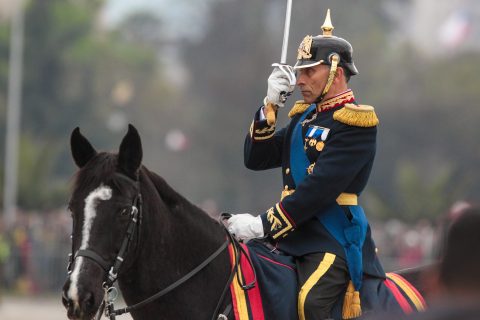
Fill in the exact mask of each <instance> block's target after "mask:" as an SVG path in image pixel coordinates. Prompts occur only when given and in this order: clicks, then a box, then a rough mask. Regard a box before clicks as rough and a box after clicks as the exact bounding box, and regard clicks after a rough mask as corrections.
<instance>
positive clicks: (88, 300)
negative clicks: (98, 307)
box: [82, 292, 95, 310]
mask: <svg viewBox="0 0 480 320" xmlns="http://www.w3.org/2000/svg"><path fill="white" fill-rule="evenodd" d="M82 302H83V307H84V309H85V310H91V309H93V308H94V306H95V297H94V295H93V293H91V292H88V293H87V294H86V295H85V298H84V299H83V301H82Z"/></svg>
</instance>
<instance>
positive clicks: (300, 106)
mask: <svg viewBox="0 0 480 320" xmlns="http://www.w3.org/2000/svg"><path fill="white" fill-rule="evenodd" d="M308 107H310V104H308V103H305V101H303V100H298V101H297V102H295V104H294V105H293V107H292V109H290V112H288V117H289V118H293V117H294V116H295V115H296V114H299V113H304V112H305V110H307V109H308Z"/></svg>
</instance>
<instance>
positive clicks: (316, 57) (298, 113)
mask: <svg viewBox="0 0 480 320" xmlns="http://www.w3.org/2000/svg"><path fill="white" fill-rule="evenodd" d="M322 30H323V34H322V35H318V36H314V37H312V36H307V37H305V38H304V39H303V41H302V43H301V44H300V47H299V49H298V56H297V63H296V65H295V66H294V67H293V68H291V67H289V66H280V65H276V67H275V69H274V70H273V72H272V74H271V75H270V77H269V79H268V91H267V96H266V98H265V99H264V106H262V107H261V108H260V109H259V110H258V111H257V113H256V114H255V118H254V120H253V123H252V125H251V127H250V133H249V134H248V135H247V137H246V140H245V151H244V152H245V154H244V155H245V165H246V166H247V167H248V168H249V169H252V170H265V169H270V168H275V167H282V174H283V181H284V189H283V192H282V197H281V200H280V202H278V203H276V204H275V205H274V206H272V207H271V208H270V209H268V210H267V211H266V212H265V213H263V214H260V215H259V216H253V215H250V214H238V215H235V216H233V217H232V218H230V219H229V220H228V222H227V225H228V228H229V230H230V232H232V233H233V234H235V235H236V237H237V238H239V239H241V240H248V239H252V238H260V237H264V236H266V237H268V238H269V239H271V240H272V241H273V243H274V244H275V246H276V248H277V249H279V250H281V251H283V252H285V253H287V254H289V255H292V256H294V257H295V260H296V264H297V274H298V281H299V285H300V287H299V294H298V315H299V319H309V320H310V319H329V318H332V317H334V316H335V315H333V314H332V308H333V307H334V305H336V304H337V305H338V304H339V303H341V299H343V312H342V318H344V319H349V318H355V317H358V316H360V315H361V306H360V299H359V290H360V288H361V285H362V279H363V277H364V275H365V274H366V275H371V276H376V277H384V276H385V273H384V271H383V269H382V267H381V265H380V263H379V261H378V259H377V257H376V249H375V245H374V243H373V240H372V238H371V232H370V227H369V225H368V221H367V219H366V217H365V214H364V212H363V209H362V208H361V207H360V206H359V205H358V196H359V195H360V193H361V192H362V191H363V189H364V188H365V186H366V184H367V181H368V178H369V176H370V172H371V169H372V165H373V160H374V157H375V149H376V134H377V127H376V126H377V124H378V119H377V117H376V115H375V112H374V109H373V107H371V106H364V105H358V104H357V101H356V99H355V97H354V94H353V92H352V90H350V89H349V88H348V81H349V79H350V76H353V75H356V74H357V73H358V71H357V68H356V67H355V65H354V62H353V59H352V46H351V45H350V43H349V42H347V41H346V40H344V39H342V38H339V37H336V36H334V35H333V34H332V31H333V26H332V24H331V20H330V12H328V13H327V18H326V20H325V23H324V25H323V26H322ZM295 71H296V72H297V80H296V86H297V87H298V88H299V89H300V90H301V93H302V96H303V98H304V100H303V101H298V102H296V103H295V105H294V106H293V108H292V110H291V111H290V113H289V117H290V118H291V121H290V123H289V125H288V126H287V127H285V128H283V129H281V130H275V122H274V123H270V124H269V123H268V121H267V119H266V118H265V114H266V110H265V109H266V106H270V105H275V107H282V106H283V104H284V102H285V99H284V98H282V97H284V96H285V93H287V94H288V93H291V92H292V91H293V90H294V87H295V86H294V85H295V81H293V82H292V79H295V74H294V72H295Z"/></svg>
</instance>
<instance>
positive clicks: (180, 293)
mask: <svg viewBox="0 0 480 320" xmlns="http://www.w3.org/2000/svg"><path fill="white" fill-rule="evenodd" d="M71 149H72V155H73V158H74V161H75V163H76V164H77V166H78V167H79V168H80V170H79V171H78V173H77V176H76V181H75V185H74V189H73V194H72V197H71V200H70V203H69V209H70V211H71V214H72V218H73V236H72V241H73V244H72V250H73V251H72V252H78V251H79V250H88V251H87V252H93V254H92V255H93V256H95V255H98V256H99V257H97V258H95V257H93V258H92V257H89V256H88V254H87V255H84V256H82V255H77V256H76V257H75V259H72V260H73V264H72V265H71V267H70V270H71V273H70V275H69V277H68V279H67V281H66V283H65V285H64V288H63V303H64V305H65V307H66V308H67V310H68V317H69V318H70V319H92V318H93V317H94V316H95V313H96V312H97V309H98V308H99V306H100V304H101V303H102V300H103V299H104V294H105V292H104V288H103V286H102V284H103V283H104V281H105V279H106V274H107V273H106V271H105V269H107V268H108V265H109V266H113V265H114V262H115V259H116V257H117V254H118V253H119V251H120V249H121V246H122V243H123V239H124V238H125V236H126V233H127V229H128V226H129V224H131V211H132V205H133V204H134V202H136V201H138V198H137V197H138V195H139V194H141V197H142V198H141V200H142V203H143V205H142V208H141V209H142V211H143V214H142V215H141V216H140V217H139V219H141V221H138V223H136V225H135V229H136V232H134V233H133V237H132V239H131V241H129V244H128V248H127V250H126V254H125V256H124V257H123V259H124V261H123V263H122V266H121V268H120V270H119V273H118V282H119V286H120V289H121V291H122V294H123V297H124V299H125V302H126V303H127V304H128V305H132V304H135V303H137V302H139V301H142V300H144V299H146V298H149V297H151V296H152V295H154V294H155V293H157V292H159V291H160V290H161V289H163V288H165V287H167V286H168V285H170V284H172V283H173V282H175V281H176V280H178V279H179V278H181V277H182V276H184V275H185V274H187V273H188V272H190V271H191V270H192V269H194V268H195V267H196V266H198V265H199V264H201V263H202V262H203V261H204V260H205V259H207V258H208V257H209V256H210V255H211V254H212V253H213V252H215V251H216V250H217V249H218V248H219V247H221V246H222V244H223V243H224V242H225V232H224V230H223V228H222V227H221V225H220V224H219V223H217V222H216V221H215V220H213V219H212V218H210V217H209V216H208V215H207V214H205V212H203V211H202V210H201V209H200V208H198V207H196V206H194V205H193V204H191V203H190V202H189V201H187V200H186V199H185V198H184V197H182V196H181V195H180V194H178V193H177V192H175V191H174V190H173V189H172V188H171V187H170V186H169V185H168V184H167V183H166V182H165V181H164V180H163V179H162V178H161V177H159V176H158V175H156V174H155V173H153V172H151V171H149V170H148V169H147V168H145V167H144V166H142V165H141V162H142V146H141V141H140V137H139V135H138V132H137V130H136V129H135V128H134V127H133V126H131V125H130V126H129V129H128V133H127V135H126V136H125V137H124V139H123V141H122V143H121V145H120V149H119V152H118V155H116V154H111V153H105V152H99V153H97V152H96V151H95V149H94V148H93V147H92V145H91V144H90V143H89V142H88V140H87V139H86V138H85V137H83V136H82V135H81V133H80V130H79V129H78V128H77V129H75V130H74V131H73V133H72V136H71ZM136 199H137V200H136ZM137 207H138V205H137ZM229 264H230V262H229V256H228V251H227V250H223V251H222V252H221V253H220V254H219V256H218V257H216V259H214V260H213V261H212V262H211V263H209V264H208V266H206V267H205V268H204V269H203V270H202V271H201V274H199V275H198V276H194V277H192V278H191V279H190V280H189V281H187V282H185V283H184V284H183V285H181V286H179V287H178V288H176V289H175V290H173V291H172V292H170V293H169V294H167V295H165V296H164V297H162V299H161V300H157V301H153V302H151V303H149V304H146V305H145V306H144V307H142V308H140V309H138V310H134V311H132V312H131V313H132V316H133V318H135V319H147V320H148V319H193V318H195V319H210V318H211V317H212V314H213V312H214V309H215V307H216V304H217V302H218V300H219V298H220V295H221V293H222V290H223V289H224V287H225V284H226V283H227V280H228V278H229V274H230V269H231V268H230V266H229Z"/></svg>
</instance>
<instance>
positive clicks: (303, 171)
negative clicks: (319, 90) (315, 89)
mask: <svg viewBox="0 0 480 320" xmlns="http://www.w3.org/2000/svg"><path fill="white" fill-rule="evenodd" d="M316 107H317V106H316V105H315V104H312V105H310V107H308V109H307V110H306V111H305V112H304V113H302V115H301V116H300V119H298V121H297V123H296V124H295V127H294V128H293V132H292V137H291V140H290V141H291V144H290V170H291V172H292V178H293V181H294V182H295V186H297V185H298V184H299V183H300V182H302V181H303V179H305V177H306V176H307V168H308V166H309V165H310V161H308V158H307V155H306V154H305V150H304V149H303V137H302V121H303V120H305V118H306V117H307V115H308V114H309V113H310V112H312V110H314V109H315V108H316Z"/></svg>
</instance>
